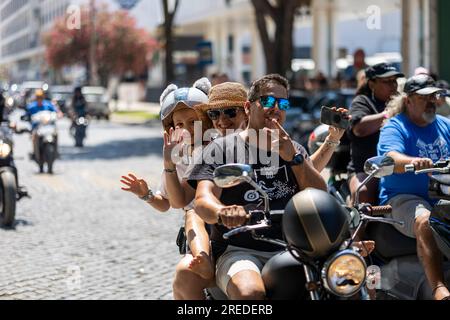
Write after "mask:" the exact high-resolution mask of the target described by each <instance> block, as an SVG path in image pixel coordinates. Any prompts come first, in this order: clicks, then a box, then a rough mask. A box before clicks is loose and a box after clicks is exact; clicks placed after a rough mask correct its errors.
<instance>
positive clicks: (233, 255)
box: [189, 75, 326, 300]
mask: <svg viewBox="0 0 450 320" xmlns="http://www.w3.org/2000/svg"><path fill="white" fill-rule="evenodd" d="M288 91H289V85H288V82H287V80H286V79H285V78H283V77H281V76H280V75H267V76H265V77H263V78H261V79H259V80H257V81H255V82H254V83H253V85H252V87H251V89H250V92H249V95H248V101H246V102H245V105H244V109H245V114H246V115H247V117H248V124H247V128H246V129H245V130H243V131H239V132H236V133H233V134H228V135H227V136H225V137H223V138H219V139H216V140H214V141H213V142H211V143H210V144H209V145H208V147H206V148H205V150H204V152H203V153H204V157H205V155H206V156H208V155H209V154H211V158H213V159H219V158H221V157H219V158H216V157H215V156H217V155H219V156H223V159H224V160H225V161H224V162H225V163H235V162H239V163H246V164H252V169H253V173H254V175H255V177H256V181H257V183H258V184H259V185H260V186H261V187H262V188H263V189H264V190H265V191H266V192H267V193H268V195H269V198H270V207H271V209H272V210H284V208H285V206H286V204H287V203H288V202H289V200H290V199H291V198H292V196H294V195H295V194H296V193H298V192H299V191H301V190H303V189H305V188H308V187H313V188H318V189H322V190H326V184H325V181H324V180H323V178H322V177H321V176H320V174H319V172H318V171H317V170H316V169H315V168H314V166H313V164H312V161H311V159H310V158H309V156H308V154H307V153H306V151H305V149H304V148H303V147H302V146H301V145H299V144H297V143H296V142H294V141H292V140H291V139H290V137H289V135H288V134H287V133H286V131H285V130H284V129H283V128H282V124H283V122H284V120H285V117H286V110H287V109H288V108H289V101H288V100H287V99H288ZM253 132H257V133H258V134H261V135H258V137H257V139H252V133H253ZM238 146H244V147H245V151H250V150H253V151H254V150H257V151H260V150H264V151H270V153H271V154H272V155H273V156H274V157H273V158H272V157H271V159H274V160H275V161H272V162H269V163H263V161H262V160H261V158H259V157H258V158H257V161H256V163H255V162H252V161H251V160H250V156H249V155H248V154H247V153H245V154H244V155H243V154H239V151H240V150H241V149H240V148H238ZM236 151H237V152H238V154H236ZM258 154H259V153H258ZM224 162H220V161H216V162H214V161H211V162H209V161H205V162H204V163H203V164H198V165H196V166H195V167H194V168H193V170H192V174H191V175H190V177H189V183H190V184H191V185H192V186H197V191H196V200H195V205H196V210H197V213H198V214H199V215H200V216H201V217H202V218H203V220H205V222H207V223H208V224H211V225H212V233H211V244H212V250H213V256H214V257H215V259H216V282H217V285H218V286H219V287H220V288H221V289H222V291H223V292H224V293H226V294H227V296H228V297H229V298H230V299H238V300H241V299H264V298H265V294H266V293H265V287H264V283H263V280H262V277H261V270H262V268H263V267H264V264H265V263H266V262H267V261H268V260H269V259H270V258H271V257H272V256H274V255H275V254H277V253H279V252H280V248H279V247H278V246H276V245H273V244H270V243H266V242H262V241H257V240H254V239H253V238H252V237H251V235H250V234H249V233H241V234H238V235H236V236H233V237H231V238H230V239H228V240H224V239H223V234H224V233H225V232H227V231H229V230H230V229H231V228H234V227H238V226H240V225H243V224H245V223H246V222H247V221H248V218H249V217H248V216H247V212H246V210H245V209H256V208H260V207H261V206H262V203H263V202H262V199H261V198H259V195H258V193H257V192H256V191H255V190H254V188H252V187H251V186H250V185H249V184H241V185H238V186H235V187H232V188H227V189H220V188H218V187H217V186H215V184H214V182H213V173H214V169H215V168H217V167H219V166H220V165H222V164H224ZM219 221H221V224H220V225H219ZM261 233H262V234H264V235H265V236H266V237H268V238H273V239H282V232H281V217H280V216H278V217H275V216H274V217H273V220H272V225H271V226H270V227H269V228H267V229H265V230H264V231H261Z"/></svg>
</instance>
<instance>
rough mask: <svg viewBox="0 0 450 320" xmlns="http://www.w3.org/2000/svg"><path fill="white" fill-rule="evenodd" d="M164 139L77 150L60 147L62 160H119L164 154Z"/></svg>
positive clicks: (132, 141)
mask: <svg viewBox="0 0 450 320" xmlns="http://www.w3.org/2000/svg"><path fill="white" fill-rule="evenodd" d="M162 147H163V139H162V138H159V137H157V138H156V137H155V138H140V139H133V140H116V141H109V142H106V143H103V144H99V145H95V146H86V147H84V148H75V147H69V146H60V147H59V152H60V160H61V161H71V160H78V161H79V160H94V159H104V160H117V159H121V158H129V157H144V156H148V155H151V154H157V155H161V154H162Z"/></svg>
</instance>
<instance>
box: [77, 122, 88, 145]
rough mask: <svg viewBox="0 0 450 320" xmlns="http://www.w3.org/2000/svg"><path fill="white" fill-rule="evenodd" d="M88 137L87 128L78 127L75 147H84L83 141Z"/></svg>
mask: <svg viewBox="0 0 450 320" xmlns="http://www.w3.org/2000/svg"><path fill="white" fill-rule="evenodd" d="M85 136H86V127H85V126H77V128H76V133H75V146H76V147H83V141H84V138H85Z"/></svg>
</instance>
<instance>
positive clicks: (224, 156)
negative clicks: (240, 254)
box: [188, 133, 308, 254]
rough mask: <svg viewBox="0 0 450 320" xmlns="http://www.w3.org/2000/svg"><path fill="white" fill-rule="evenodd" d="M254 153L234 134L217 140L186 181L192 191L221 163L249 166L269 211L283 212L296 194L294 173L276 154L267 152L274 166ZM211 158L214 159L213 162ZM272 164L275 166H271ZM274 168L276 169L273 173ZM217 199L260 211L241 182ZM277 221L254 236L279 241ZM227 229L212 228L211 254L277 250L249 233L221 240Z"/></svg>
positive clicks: (258, 202) (255, 195)
mask: <svg viewBox="0 0 450 320" xmlns="http://www.w3.org/2000/svg"><path fill="white" fill-rule="evenodd" d="M295 147H296V148H297V150H298V151H299V152H301V153H303V155H304V156H305V158H306V159H308V154H307V152H306V151H305V149H304V148H303V147H302V146H301V145H300V144H297V143H295ZM242 148H244V150H245V152H242V150H243V149H242ZM238 150H239V151H238ZM264 153H266V151H264ZM258 154H259V150H257V149H255V148H254V147H251V146H249V145H248V144H247V143H245V142H244V141H243V139H242V138H241V137H240V136H239V134H238V133H236V134H231V135H228V136H227V137H224V138H220V139H217V140H215V141H213V142H212V143H211V144H209V145H208V146H207V147H206V148H205V150H204V153H203V155H204V158H203V159H204V160H205V157H206V158H208V159H207V162H208V163H203V164H197V165H195V166H194V168H193V170H192V173H191V175H190V177H189V180H188V182H189V184H191V186H192V187H194V188H195V187H196V186H197V182H198V181H200V180H210V181H212V180H213V174H214V169H215V168H217V167H219V166H220V165H222V164H226V163H244V164H250V165H251V166H252V169H253V173H254V177H255V179H256V182H257V183H258V184H259V185H260V186H261V187H262V189H263V190H265V191H266V192H267V193H268V195H269V199H270V209H271V210H284V208H285V207H286V205H287V203H288V202H289V200H290V199H291V198H292V197H293V196H294V195H295V194H296V193H298V192H299V191H300V187H299V185H298V183H297V180H296V178H295V175H294V172H293V171H292V169H291V167H290V165H289V164H288V163H287V162H286V161H284V160H283V159H282V158H281V157H280V156H279V155H278V154H273V155H272V154H270V153H269V155H270V156H271V157H270V159H276V160H275V161H277V162H278V165H276V163H275V162H270V163H269V162H268V161H267V160H268V159H266V158H264V156H263V157H260V156H255V155H258ZM205 155H207V156H205ZM272 156H273V157H272ZM212 158H214V160H213V159H212ZM196 163H198V162H196ZM274 164H275V165H276V166H273V165H274ZM275 168H276V169H277V170H274V169H275ZM219 200H220V201H221V202H222V203H223V204H224V205H240V206H243V207H245V208H246V209H256V208H258V209H263V199H262V198H261V197H260V195H259V193H258V192H257V191H256V190H255V189H254V188H253V187H252V186H251V185H250V184H248V183H242V184H240V185H238V186H235V187H232V188H226V189H222V194H221V196H220V199H219ZM280 220H281V219H276V220H275V221H273V224H272V226H271V227H270V228H269V229H265V230H260V231H258V232H257V233H258V234H263V235H264V236H265V237H267V238H272V239H283V235H282V229H281V221H280ZM229 230H230V229H228V228H226V227H224V226H222V225H218V224H215V225H213V226H212V234H211V241H212V243H213V251H214V249H216V250H215V252H217V247H219V248H222V249H223V250H224V249H225V248H226V246H227V245H233V246H237V247H243V248H249V249H254V250H258V251H278V250H280V247H279V246H276V245H273V244H270V243H267V242H263V241H258V240H254V239H253V238H252V236H251V233H250V232H245V233H241V234H238V235H235V236H233V237H231V238H230V239H228V240H225V239H223V234H224V233H226V232H228V231H229ZM215 247H216V248H215ZM219 254H220V253H219Z"/></svg>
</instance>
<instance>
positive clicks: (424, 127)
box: [378, 75, 450, 300]
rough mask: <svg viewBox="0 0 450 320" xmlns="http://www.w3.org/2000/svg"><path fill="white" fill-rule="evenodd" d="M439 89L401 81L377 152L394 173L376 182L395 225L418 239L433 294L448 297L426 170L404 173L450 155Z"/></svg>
mask: <svg viewBox="0 0 450 320" xmlns="http://www.w3.org/2000/svg"><path fill="white" fill-rule="evenodd" d="M441 92H442V89H440V88H437V87H436V86H435V82H434V80H433V79H432V78H431V77H429V76H428V75H417V76H414V77H412V78H410V79H408V81H407V82H406V84H405V89H404V94H403V95H402V96H399V97H397V98H394V101H393V103H392V108H391V110H392V111H393V112H394V113H397V115H396V116H395V117H393V118H392V119H390V121H389V122H388V123H387V124H386V125H385V126H384V127H383V129H382V130H381V134H380V140H379V143H378V154H379V155H388V156H390V157H392V158H393V159H394V161H395V170H394V173H395V174H394V175H392V176H388V177H384V178H382V179H381V182H380V203H381V204H382V205H383V204H390V205H392V217H393V218H394V219H398V220H400V221H404V223H405V225H404V227H397V229H398V230H399V231H400V232H401V233H403V234H404V235H406V236H409V237H411V238H416V239H417V253H418V256H419V257H420V260H421V262H422V265H423V267H424V270H425V273H426V275H427V278H428V281H429V283H430V286H431V288H432V289H433V295H434V298H435V299H437V300H441V299H449V297H450V293H449V291H448V289H447V288H446V286H445V283H444V276H443V270H442V254H441V252H440V251H439V249H438V247H437V245H436V242H435V240H434V238H433V234H432V231H431V229H430V226H429V224H428V219H429V216H430V212H431V209H432V206H433V204H434V203H435V201H433V200H431V199H430V198H429V197H428V183H429V177H428V175H427V174H420V175H415V174H414V173H405V169H404V168H405V165H406V164H413V165H414V166H415V168H416V169H417V170H419V169H426V168H430V167H432V165H433V163H434V162H436V161H438V160H440V159H445V158H449V157H450V150H449V147H450V120H448V119H447V118H444V117H442V116H439V115H438V116H437V115H436V102H437V98H438V96H439V94H440V93H441Z"/></svg>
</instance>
